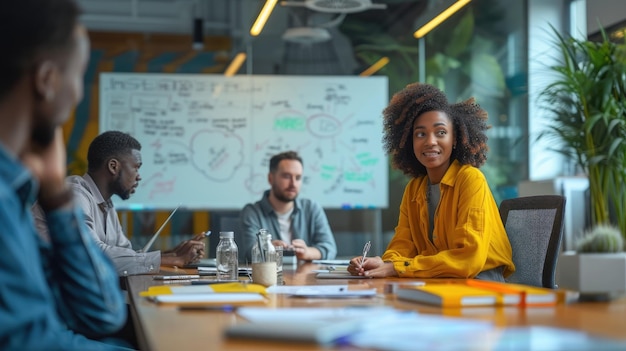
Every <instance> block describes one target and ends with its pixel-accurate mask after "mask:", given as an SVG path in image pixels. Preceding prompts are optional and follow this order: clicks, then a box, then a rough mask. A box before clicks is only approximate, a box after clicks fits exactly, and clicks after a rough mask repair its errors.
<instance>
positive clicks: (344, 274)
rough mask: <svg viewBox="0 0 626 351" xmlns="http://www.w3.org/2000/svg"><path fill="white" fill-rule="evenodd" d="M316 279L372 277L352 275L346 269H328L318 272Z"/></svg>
mask: <svg viewBox="0 0 626 351" xmlns="http://www.w3.org/2000/svg"><path fill="white" fill-rule="evenodd" d="M315 278H317V279H371V278H372V277H366V276H364V275H352V274H350V272H348V271H329V272H320V273H317V275H316V276H315Z"/></svg>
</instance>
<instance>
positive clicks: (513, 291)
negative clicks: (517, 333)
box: [466, 279, 559, 307]
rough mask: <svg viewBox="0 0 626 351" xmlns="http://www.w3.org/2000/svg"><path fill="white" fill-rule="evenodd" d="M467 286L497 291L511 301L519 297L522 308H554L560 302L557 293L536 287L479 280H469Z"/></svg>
mask: <svg viewBox="0 0 626 351" xmlns="http://www.w3.org/2000/svg"><path fill="white" fill-rule="evenodd" d="M466 284H467V285H470V286H473V287H477V288H483V289H488V290H492V291H496V292H499V293H500V294H503V295H504V296H505V297H506V296H508V297H509V298H511V299H513V298H514V296H518V301H519V303H518V305H520V306H529V307H532V306H552V305H555V304H556V303H557V302H558V300H559V296H558V293H557V292H556V291H554V290H550V289H545V288H539V287H536V286H530V285H524V284H513V283H498V282H492V281H486V280H478V279H468V280H467V281H466Z"/></svg>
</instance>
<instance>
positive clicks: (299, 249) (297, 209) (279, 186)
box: [237, 151, 337, 262]
mask: <svg viewBox="0 0 626 351" xmlns="http://www.w3.org/2000/svg"><path fill="white" fill-rule="evenodd" d="M269 168H270V170H269V174H268V182H269V183H270V186H271V188H270V190H267V191H265V193H264V194H263V197H262V198H261V200H259V201H257V202H255V203H254V204H247V205H246V206H245V207H244V208H243V210H242V211H241V213H240V216H239V231H240V232H239V235H238V236H239V238H238V242H237V243H238V245H239V246H240V255H241V256H242V257H243V258H244V259H245V260H248V262H250V258H251V251H252V247H253V246H254V243H255V240H256V233H257V232H258V231H259V229H261V228H265V229H267V230H269V232H270V233H271V234H272V239H273V244H274V245H276V246H282V247H283V248H284V249H285V250H293V251H294V252H295V255H296V257H297V258H298V259H299V260H317V259H334V258H335V256H336V255H337V245H336V244H335V238H334V236H333V232H332V231H331V229H330V225H329V224H328V219H327V218H326V214H325V213H324V210H323V209H322V207H321V206H320V205H319V204H318V203H316V202H314V201H312V200H309V199H300V198H298V193H299V192H300V187H301V186H302V170H303V163H302V158H301V157H300V156H299V155H298V154H297V153H296V152H294V151H287V152H283V153H280V154H277V155H274V156H273V157H272V158H271V159H270V167H269Z"/></svg>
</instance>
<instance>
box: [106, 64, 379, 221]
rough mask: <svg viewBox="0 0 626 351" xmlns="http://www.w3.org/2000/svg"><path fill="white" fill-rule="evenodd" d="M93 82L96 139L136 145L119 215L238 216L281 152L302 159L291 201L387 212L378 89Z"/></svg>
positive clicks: (150, 77) (286, 81)
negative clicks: (132, 183) (108, 134)
mask: <svg viewBox="0 0 626 351" xmlns="http://www.w3.org/2000/svg"><path fill="white" fill-rule="evenodd" d="M376 78H384V77H376ZM100 82H101V83H100V84H101V87H100V94H101V100H100V101H101V104H100V106H101V109H100V130H101V131H104V130H120V131H124V132H128V133H130V134H131V135H133V136H134V137H135V138H137V139H138V140H139V141H140V142H141V144H142V150H141V154H142V161H143V165H142V167H141V169H140V174H141V177H142V180H141V181H140V183H139V187H138V188H137V191H136V193H135V194H133V196H132V197H131V198H130V199H129V200H126V201H116V206H117V207H119V208H129V209H139V208H171V207H172V206H176V205H177V204H180V203H182V204H184V206H186V207H188V208H206V209H239V208H242V207H243V206H244V205H245V204H246V203H249V202H254V201H257V200H259V199H260V198H261V196H262V194H263V192H264V191H265V190H267V189H268V188H269V185H268V182H267V174H268V165H269V159H270V157H271V156H272V155H274V154H276V153H279V152H282V151H286V150H294V151H297V152H298V153H299V154H300V155H301V156H302V158H303V163H304V180H303V185H302V191H301V196H303V197H309V198H312V199H315V200H316V201H318V202H319V203H320V204H321V205H322V206H324V207H326V208H342V207H343V208H345V207H350V208H353V207H365V208H382V207H386V206H387V198H388V196H387V193H388V189H387V187H388V185H387V169H388V167H387V158H386V155H385V154H384V152H383V149H382V141H381V139H382V118H381V112H382V109H383V108H384V106H385V105H386V102H387V80H386V79H371V78H367V79H364V78H361V77H295V76H293V77H284V76H279V77H275V76H271V77H270V76H248V77H231V78H226V77H222V76H211V75H183V74H173V75H172V74H138V73H135V74H128V73H107V74H103V75H102V76H101V78H100Z"/></svg>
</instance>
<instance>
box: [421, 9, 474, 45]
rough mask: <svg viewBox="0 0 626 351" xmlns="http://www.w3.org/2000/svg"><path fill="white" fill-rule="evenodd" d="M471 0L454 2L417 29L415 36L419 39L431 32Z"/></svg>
mask: <svg viewBox="0 0 626 351" xmlns="http://www.w3.org/2000/svg"><path fill="white" fill-rule="evenodd" d="M470 1H471V0H459V1H457V2H455V3H454V4H452V6H450V7H448V8H447V9H445V10H444V11H443V12H441V13H440V14H438V15H437V16H435V18H433V19H432V20H430V21H429V22H428V23H426V24H425V25H423V26H422V27H421V28H420V29H418V30H417V31H415V33H413V36H414V37H415V38H417V39H419V38H421V37H423V36H425V35H426V34H427V33H428V32H430V31H431V30H433V29H434V28H435V27H437V26H438V25H440V24H441V23H442V22H443V21H445V20H446V19H448V17H450V16H452V15H453V14H454V13H455V12H457V11H458V10H460V9H461V8H462V7H463V6H465V5H467V4H468V3H469V2H470Z"/></svg>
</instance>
